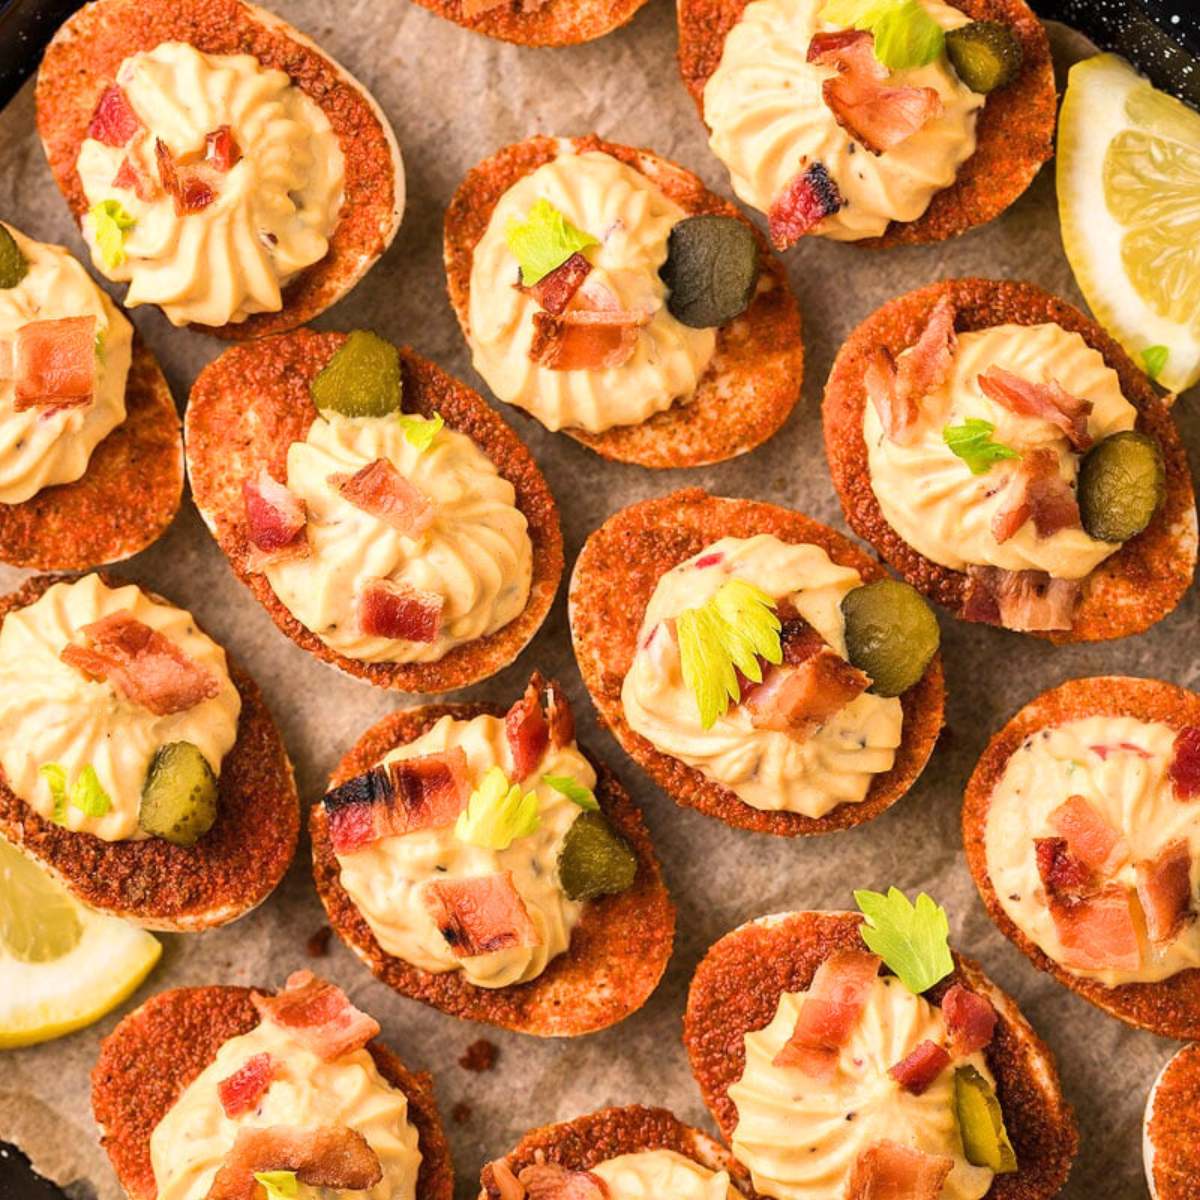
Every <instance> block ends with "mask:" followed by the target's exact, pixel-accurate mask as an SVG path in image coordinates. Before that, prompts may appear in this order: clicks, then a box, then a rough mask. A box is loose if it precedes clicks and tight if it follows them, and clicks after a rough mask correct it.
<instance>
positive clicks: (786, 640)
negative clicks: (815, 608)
mask: <svg viewBox="0 0 1200 1200" xmlns="http://www.w3.org/2000/svg"><path fill="white" fill-rule="evenodd" d="M775 611H776V614H777V615H778V617H779V648H780V649H781V650H782V651H783V662H784V665H785V666H789V667H797V666H799V665H800V664H801V663H802V662H807V661H808V659H810V658H812V656H813V655H814V654H817V653H819V652H820V651H821V650H824V649H825V648H826V645H827V643H826V641H825V639H824V638H823V637H822V636H821V635H820V634H819V633H818V632H817V631H816V630H815V629H814V628H813V627H812V626H811V625H810V624H809V623H808V622H807V621H806V620H805V619H804V618H803V617H802V616H800V615H799V614H798V613H796V612H795V611H794V610H793V609H792V608H791V607H790V606H789V605H786V604H780V605H779V606H778V608H777V609H776V610H775Z"/></svg>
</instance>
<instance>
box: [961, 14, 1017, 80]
mask: <svg viewBox="0 0 1200 1200" xmlns="http://www.w3.org/2000/svg"><path fill="white" fill-rule="evenodd" d="M946 56H947V57H948V58H949V59H950V62H951V64H952V65H953V67H954V70H955V71H956V72H957V74H958V77H959V79H961V80H962V81H963V83H965V84H966V85H967V87H969V88H970V89H971V91H973V92H979V93H980V94H981V95H985V96H986V95H987V93H988V92H994V91H995V90H996V89H997V88H1002V87H1004V86H1006V85H1007V84H1010V83H1012V81H1013V80H1014V79H1016V77H1017V76H1018V75H1019V74H1020V72H1021V59H1022V58H1023V57H1024V56H1023V54H1022V53H1021V43H1020V42H1018V41H1017V37H1016V34H1014V33H1013V31H1012V30H1011V29H1010V28H1009V27H1008V26H1007V25H1005V24H1003V23H1001V22H1000V21H972V22H971V23H970V24H969V25H963V26H961V27H960V28H958V29H950V30H947V32H946Z"/></svg>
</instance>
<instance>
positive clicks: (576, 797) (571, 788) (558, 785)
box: [542, 775, 600, 812]
mask: <svg viewBox="0 0 1200 1200" xmlns="http://www.w3.org/2000/svg"><path fill="white" fill-rule="evenodd" d="M542 782H543V783H544V784H545V785H546V786H547V787H551V788H553V789H554V790H555V791H556V792H558V793H559V794H560V795H563V796H566V798H567V799H568V800H570V801H571V803H572V804H578V805H579V807H580V808H582V809H583V810H584V811H585V812H599V811H600V805H599V803H598V802H597V800H596V797H595V795H594V794H593V792H592V789H591V788H587V787H584V786H583V784H582V783H580V782H579V780H578V779H572V778H571V776H570V775H543V776H542Z"/></svg>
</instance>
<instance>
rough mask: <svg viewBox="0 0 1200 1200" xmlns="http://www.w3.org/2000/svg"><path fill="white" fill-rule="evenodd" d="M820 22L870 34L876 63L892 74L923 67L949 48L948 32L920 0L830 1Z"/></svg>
mask: <svg viewBox="0 0 1200 1200" xmlns="http://www.w3.org/2000/svg"><path fill="white" fill-rule="evenodd" d="M820 19H821V20H822V21H825V22H827V23H829V24H830V25H837V26H839V27H840V28H842V29H861V30H865V31H866V32H868V33H870V34H871V35H872V37H873V38H874V51H875V57H876V59H878V61H879V62H881V63H882V64H883V65H884V66H885V67H887V68H888V69H889V70H892V71H904V70H909V69H911V68H914V67H923V66H925V64H926V63H931V62H933V60H934V59H935V58H937V57H938V56H939V55H941V54H942V52H943V51H944V50H945V48H946V34H945V31H944V30H943V29H942V27H941V26H940V25H939V24H938V23H937V22H936V21H935V20H934V19H933V18H932V17H931V16H930V15H929V13H928V12H926V11H925V8H924V6H923V5H922V4H921V3H920V0H829V3H828V4H826V5H825V7H824V8H822V9H821V13H820Z"/></svg>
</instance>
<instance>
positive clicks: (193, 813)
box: [138, 742, 217, 846]
mask: <svg viewBox="0 0 1200 1200" xmlns="http://www.w3.org/2000/svg"><path fill="white" fill-rule="evenodd" d="M216 819H217V777H216V776H215V775H214V774H213V771H212V767H210V766H209V765H208V759H206V758H205V757H204V755H203V754H201V753H200V751H199V749H198V748H197V747H195V746H193V745H192V743H191V742H168V743H167V744H166V745H165V746H161V747H159V750H158V753H157V754H155V756H154V759H153V760H152V761H151V763H150V770H149V771H148V772H147V773H146V782H145V783H144V784H143V785H142V807H141V810H140V811H139V813H138V824H139V825H140V826H141V827H142V828H143V829H144V830H145V831H146V832H147V833H150V834H153V835H154V836H155V837H160V838H163V839H165V840H166V841H168V842H174V843H175V845H177V846H194V845H195V844H196V842H197V841H198V840H199V839H200V838H201V837H203V836H204V835H205V834H206V833H207V832H208V831H209V830H210V829H211V828H212V825H213V822H214V821H215V820H216Z"/></svg>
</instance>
